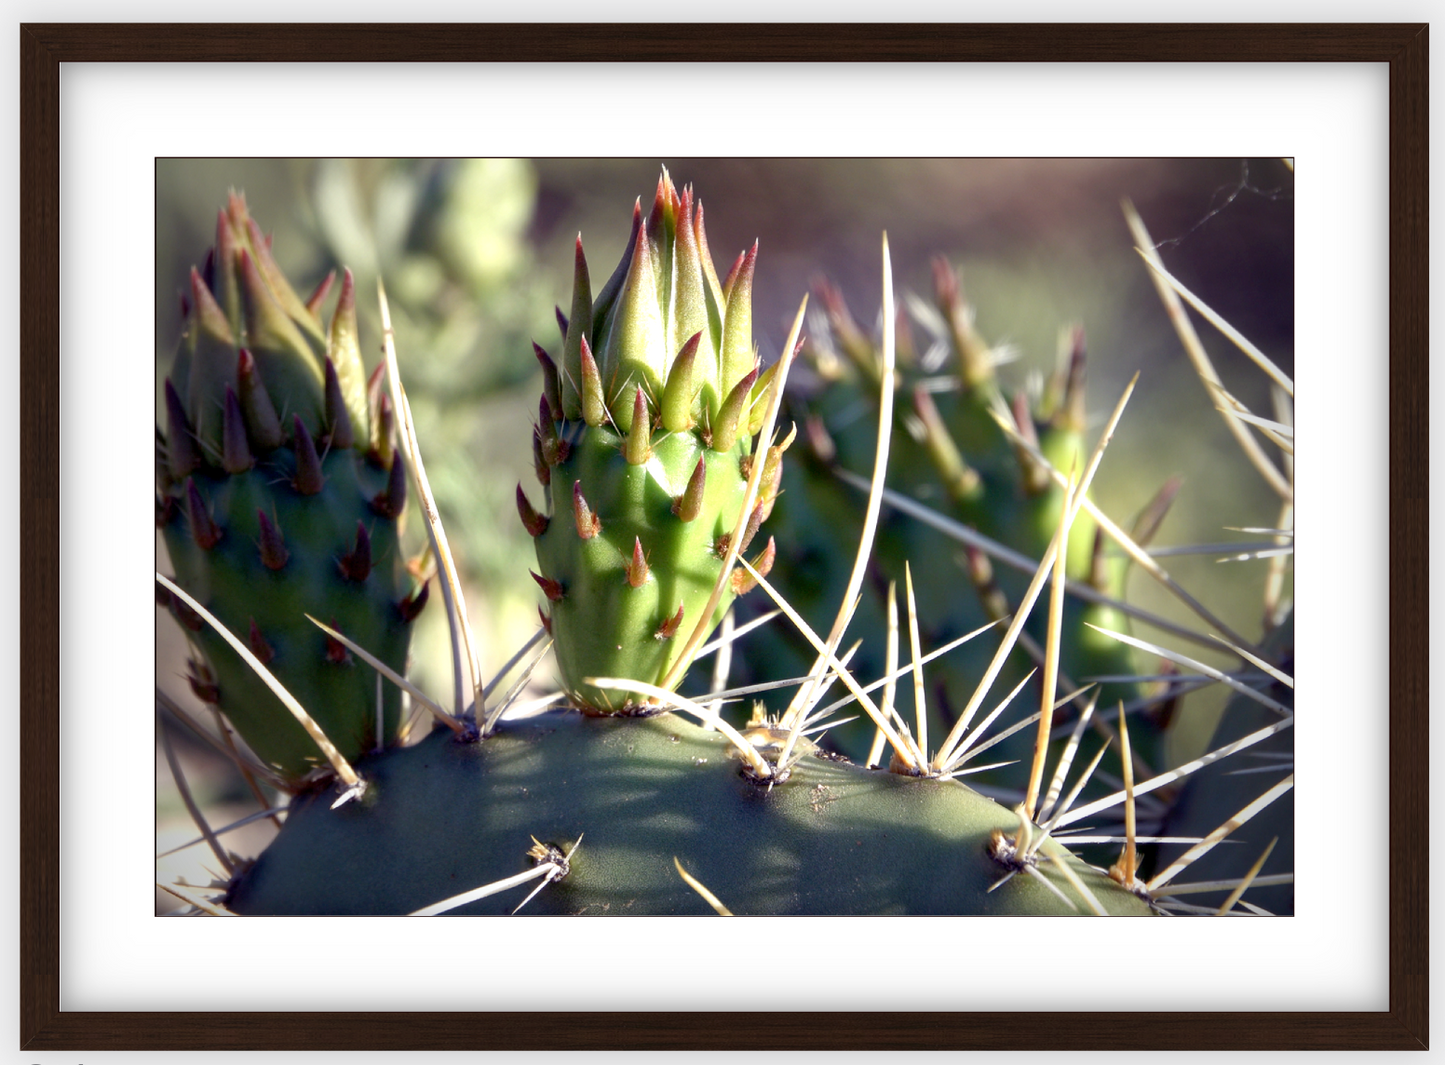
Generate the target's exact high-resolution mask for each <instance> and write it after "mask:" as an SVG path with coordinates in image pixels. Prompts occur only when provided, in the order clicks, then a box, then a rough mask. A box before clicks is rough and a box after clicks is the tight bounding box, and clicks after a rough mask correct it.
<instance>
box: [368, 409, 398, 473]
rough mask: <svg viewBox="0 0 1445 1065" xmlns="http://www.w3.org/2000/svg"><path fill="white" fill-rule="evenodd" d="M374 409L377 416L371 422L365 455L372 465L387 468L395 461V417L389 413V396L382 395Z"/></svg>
mask: <svg viewBox="0 0 1445 1065" xmlns="http://www.w3.org/2000/svg"><path fill="white" fill-rule="evenodd" d="M376 410H377V417H376V418H375V419H374V420H373V421H372V423H371V446H370V447H369V448H368V449H367V452H366V457H367V458H368V459H369V460H370V461H371V464H372V465H373V466H379V467H381V468H382V469H388V470H389V469H391V467H392V464H393V463H394V462H395V461H396V419H395V418H393V417H392V413H391V397H390V396H382V397H381V402H380V403H379V404H377V408H376Z"/></svg>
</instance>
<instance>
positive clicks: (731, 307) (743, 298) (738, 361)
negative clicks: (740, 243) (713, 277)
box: [718, 241, 758, 395]
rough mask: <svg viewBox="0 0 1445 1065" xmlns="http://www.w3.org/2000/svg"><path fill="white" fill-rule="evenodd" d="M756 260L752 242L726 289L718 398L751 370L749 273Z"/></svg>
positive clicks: (719, 362)
mask: <svg viewBox="0 0 1445 1065" xmlns="http://www.w3.org/2000/svg"><path fill="white" fill-rule="evenodd" d="M757 261H758V244H757V241H754V242H753V246H752V247H751V248H750V249H748V253H747V255H746V256H745V257H744V258H743V263H742V266H741V267H740V268H739V269H738V272H737V275H736V276H735V277H734V278H733V282H732V287H731V288H729V290H728V297H727V299H728V305H727V313H726V315H725V317H724V318H723V342H722V354H721V356H720V357H719V359H718V385H719V390H720V392H721V394H722V395H728V394H729V393H731V392H732V390H733V387H734V386H735V385H736V384H737V383H738V382H739V381H740V380H742V379H743V378H744V377H746V376H747V374H748V373H749V372H750V371H751V370H752V369H753V363H754V357H753V310H752V307H753V270H754V268H755V267H756V266H757ZM749 387H751V386H749Z"/></svg>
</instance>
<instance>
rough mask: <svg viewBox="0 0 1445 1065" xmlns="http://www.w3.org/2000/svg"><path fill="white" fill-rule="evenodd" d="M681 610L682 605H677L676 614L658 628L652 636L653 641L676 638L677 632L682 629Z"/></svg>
mask: <svg viewBox="0 0 1445 1065" xmlns="http://www.w3.org/2000/svg"><path fill="white" fill-rule="evenodd" d="M682 609H683V604H682V603H678V604H677V613H676V614H674V615H672V617H670V618H668V619H667V620H666V621H664V622H663V623H662V624H661V625H660V626H659V627H658V630H657V631H656V632H654V633H653V634H652V638H653V639H655V640H670V639H672V638H673V637H674V636H676V635H677V630H678V629H680V628H681V627H682Z"/></svg>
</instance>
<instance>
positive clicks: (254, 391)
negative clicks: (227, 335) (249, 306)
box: [236, 348, 284, 454]
mask: <svg viewBox="0 0 1445 1065" xmlns="http://www.w3.org/2000/svg"><path fill="white" fill-rule="evenodd" d="M236 386H237V388H238V389H239V391H238V393H237V398H238V399H239V400H240V401H241V413H242V414H243V415H245V418H246V435H247V436H248V437H249V438H250V441H251V446H252V447H254V448H255V449H256V450H257V451H259V452H261V453H262V454H265V453H266V452H268V451H275V450H276V449H277V448H278V447H280V446H281V443H282V440H283V439H284V436H283V434H282V432H281V419H280V418H278V417H277V416H276V406H275V404H273V403H272V402H271V397H270V396H269V395H267V394H266V388H265V386H264V385H263V384H262V383H261V372H260V371H259V370H258V369H257V368H256V359H255V357H254V356H253V355H252V354H251V353H250V352H249V351H247V350H246V349H245V348H241V349H240V351H239V352H238V353H237V355H236Z"/></svg>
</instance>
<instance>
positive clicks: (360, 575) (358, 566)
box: [338, 521, 371, 582]
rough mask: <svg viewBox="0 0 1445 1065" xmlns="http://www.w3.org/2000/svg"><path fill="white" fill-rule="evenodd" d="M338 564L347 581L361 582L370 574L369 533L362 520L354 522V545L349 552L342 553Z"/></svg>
mask: <svg viewBox="0 0 1445 1065" xmlns="http://www.w3.org/2000/svg"><path fill="white" fill-rule="evenodd" d="M338 564H339V565H340V566H341V575H342V576H343V577H345V578H346V579H347V580H349V581H357V582H361V581H364V580H366V578H367V577H370V576H371V534H370V533H369V532H367V531H366V524H365V523H364V522H360V521H358V522H357V523H356V546H355V547H353V548H352V549H351V553H350V554H347V555H342V556H341V558H340V559H339V560H338Z"/></svg>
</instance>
